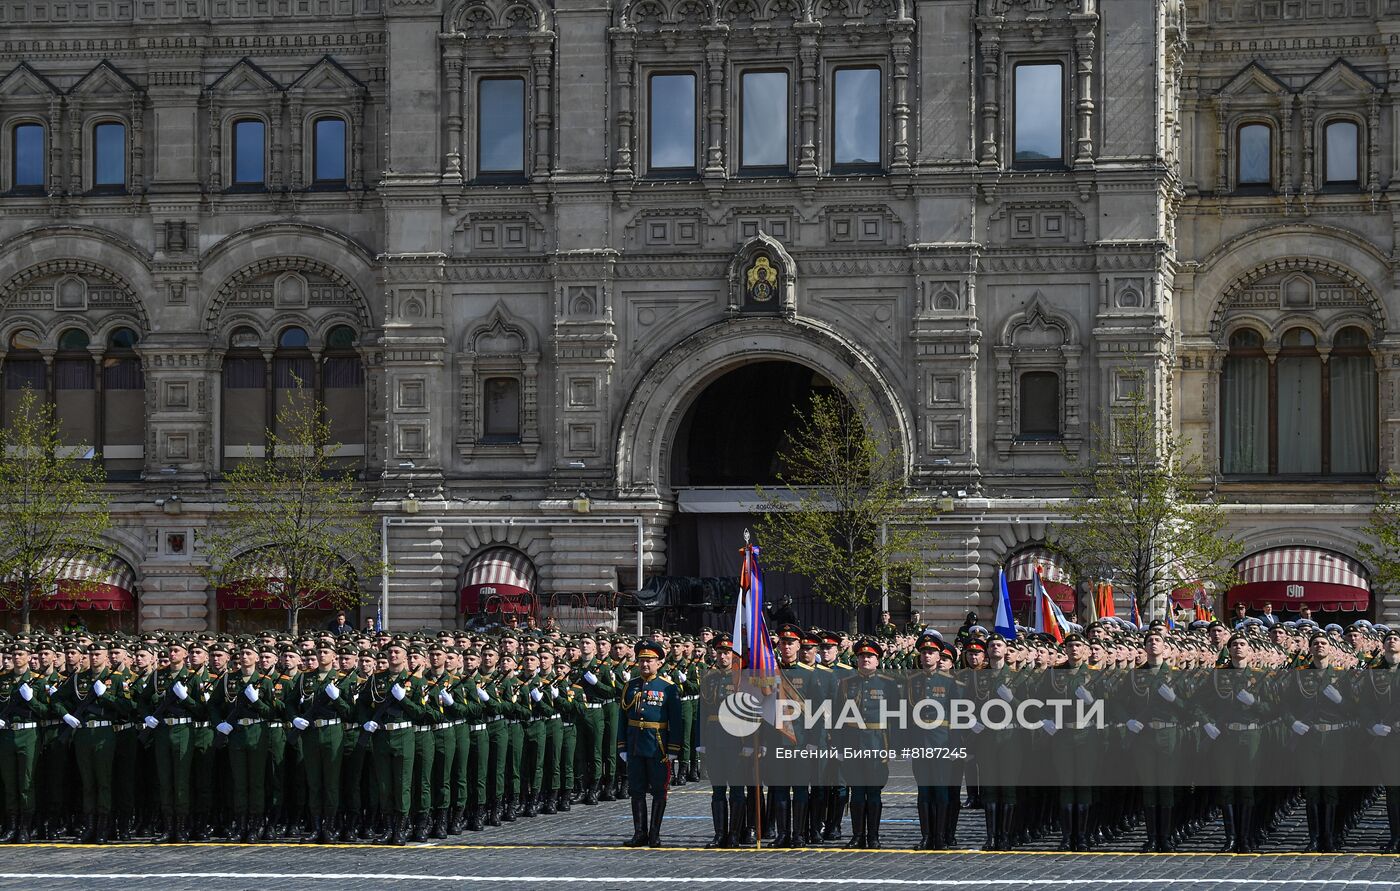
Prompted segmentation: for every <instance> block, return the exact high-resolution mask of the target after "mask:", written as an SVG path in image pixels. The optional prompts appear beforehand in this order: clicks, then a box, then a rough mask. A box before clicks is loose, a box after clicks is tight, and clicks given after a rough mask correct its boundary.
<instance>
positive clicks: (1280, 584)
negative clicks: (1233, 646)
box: [1228, 548, 1371, 612]
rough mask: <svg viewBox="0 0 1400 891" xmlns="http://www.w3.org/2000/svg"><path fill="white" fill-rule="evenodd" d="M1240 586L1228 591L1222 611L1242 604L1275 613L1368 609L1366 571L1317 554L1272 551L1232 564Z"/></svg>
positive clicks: (1349, 561) (1329, 554) (1346, 561)
mask: <svg viewBox="0 0 1400 891" xmlns="http://www.w3.org/2000/svg"><path fill="white" fill-rule="evenodd" d="M1235 572H1237V573H1238V574H1239V576H1240V584H1238V585H1236V586H1235V587H1233V588H1231V589H1230V594H1229V597H1228V605H1229V606H1230V607H1231V608H1233V607H1234V605H1235V604H1236V603H1244V604H1245V605H1246V606H1249V607H1251V608H1253V609H1259V608H1260V607H1262V606H1263V605H1264V604H1265V603H1271V604H1273V606H1274V608H1275V609H1278V610H1294V609H1297V608H1298V607H1299V606H1301V605H1302V604H1305V603H1306V604H1307V605H1308V606H1310V607H1312V608H1313V609H1316V610H1326V611H1334V610H1345V611H1347V612H1357V611H1362V610H1365V609H1366V608H1367V606H1369V605H1370V600H1371V583H1370V582H1369V581H1367V579H1366V569H1365V567H1363V566H1362V565H1361V564H1360V563H1358V562H1357V561H1355V560H1353V559H1351V558H1350V557H1343V556H1342V555H1341V554H1334V553H1332V552H1330V551H1324V550H1321V549H1320V548H1273V549H1272V550H1268V551H1260V552H1259V553H1257V554H1253V555H1251V556H1249V557H1246V558H1244V559H1243V560H1241V561H1240V562H1239V563H1237V564H1235Z"/></svg>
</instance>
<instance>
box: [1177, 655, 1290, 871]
mask: <svg viewBox="0 0 1400 891" xmlns="http://www.w3.org/2000/svg"><path fill="white" fill-rule="evenodd" d="M1225 650H1226V653H1227V658H1228V662H1227V664H1226V666H1225V667H1223V668H1218V669H1216V670H1214V671H1212V672H1211V673H1210V676H1209V679H1208V680H1206V682H1205V683H1203V684H1201V686H1200V687H1198V688H1197V689H1196V691H1195V696H1194V702H1195V707H1196V711H1197V714H1198V716H1199V720H1200V721H1201V722H1202V728H1201V729H1202V732H1203V733H1205V735H1206V738H1207V739H1209V740H1213V743H1207V744H1206V745H1207V748H1206V751H1207V752H1210V753H1211V757H1213V758H1215V759H1217V760H1218V761H1219V762H1220V763H1222V764H1224V765H1226V767H1225V768H1224V770H1225V771H1226V772H1227V774H1228V775H1229V776H1231V777H1232V778H1233V779H1235V781H1236V785H1233V786H1227V787H1222V788H1221V789H1220V790H1219V791H1220V796H1221V809H1222V813H1223V816H1224V819H1225V827H1226V845H1227V847H1228V846H1229V845H1230V843H1231V842H1233V850H1234V852H1235V853H1237V854H1252V853H1255V851H1256V847H1255V836H1254V830H1255V820H1254V808H1255V796H1254V776H1255V774H1256V772H1257V771H1258V770H1259V764H1258V759H1259V743H1260V738H1261V735H1262V733H1263V728H1264V726H1265V724H1266V723H1267V722H1268V719H1269V718H1270V717H1271V716H1272V714H1273V711H1274V706H1275V694H1274V692H1273V691H1272V689H1271V687H1270V685H1269V684H1267V683H1266V682H1265V679H1264V678H1263V676H1262V673H1260V672H1258V671H1254V670H1251V669H1253V668H1254V657H1253V645H1252V644H1251V642H1250V640H1249V638H1248V637H1247V636H1245V635H1244V634H1240V633H1238V632H1237V633H1235V634H1232V635H1231V636H1230V638H1229V640H1228V641H1227V642H1226V645H1225ZM1231 828H1233V830H1234V834H1233V838H1231V836H1230V830H1231Z"/></svg>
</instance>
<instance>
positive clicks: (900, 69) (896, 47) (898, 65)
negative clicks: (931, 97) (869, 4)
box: [890, 19, 914, 173]
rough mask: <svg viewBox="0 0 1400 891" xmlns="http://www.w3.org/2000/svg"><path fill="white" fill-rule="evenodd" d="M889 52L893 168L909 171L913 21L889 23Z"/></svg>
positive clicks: (905, 20) (891, 155)
mask: <svg viewBox="0 0 1400 891" xmlns="http://www.w3.org/2000/svg"><path fill="white" fill-rule="evenodd" d="M890 28H891V30H892V32H893V33H892V34H891V35H890V55H891V57H892V58H893V59H894V70H893V71H892V72H891V73H890V123H891V125H892V129H893V131H894V132H893V134H892V136H893V139H892V141H891V152H890V170H891V171H892V172H898V173H903V172H906V171H908V170H909V52H910V44H911V42H912V38H913V34H914V23H913V22H912V21H911V20H909V19H900V20H898V21H895V22H892V23H891V24H890Z"/></svg>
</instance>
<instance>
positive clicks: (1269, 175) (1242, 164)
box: [1235, 123, 1274, 187]
mask: <svg viewBox="0 0 1400 891" xmlns="http://www.w3.org/2000/svg"><path fill="white" fill-rule="evenodd" d="M1273 134H1274V131H1273V128H1271V127H1270V126H1269V125H1268V124H1257V123H1256V124H1243V125H1241V126H1240V128H1239V129H1238V130H1237V131H1236V136H1235V184H1236V185H1239V186H1244V187H1249V186H1256V187H1258V186H1269V185H1272V184H1273V163H1274V152H1273Z"/></svg>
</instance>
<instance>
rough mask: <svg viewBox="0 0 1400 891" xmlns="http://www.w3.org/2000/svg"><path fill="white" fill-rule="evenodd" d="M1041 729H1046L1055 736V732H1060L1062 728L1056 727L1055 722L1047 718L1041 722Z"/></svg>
mask: <svg viewBox="0 0 1400 891" xmlns="http://www.w3.org/2000/svg"><path fill="white" fill-rule="evenodd" d="M1040 729H1041V730H1044V731H1045V732H1046V733H1048V734H1050V735H1051V736H1054V735H1055V734H1057V733H1059V732H1060V728H1058V727H1056V726H1055V722H1054V721H1052V720H1050V719H1049V718H1046V719H1045V720H1044V721H1041V722H1040Z"/></svg>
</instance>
